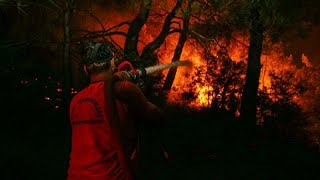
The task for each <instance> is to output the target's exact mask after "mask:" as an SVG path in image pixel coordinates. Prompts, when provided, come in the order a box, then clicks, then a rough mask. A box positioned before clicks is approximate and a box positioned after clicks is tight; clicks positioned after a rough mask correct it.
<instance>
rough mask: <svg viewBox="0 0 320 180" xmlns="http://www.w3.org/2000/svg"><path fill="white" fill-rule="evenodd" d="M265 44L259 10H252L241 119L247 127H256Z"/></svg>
mask: <svg viewBox="0 0 320 180" xmlns="http://www.w3.org/2000/svg"><path fill="white" fill-rule="evenodd" d="M262 43H263V25H262V22H261V20H260V14H259V10H258V9H257V8H255V9H252V10H251V29H250V46H249V54H248V65H247V74H246V82H245V85H244V90H243V94H242V99H241V109H240V119H241V120H242V122H243V123H244V124H246V127H249V128H250V127H253V128H254V127H255V125H256V107H257V93H258V88H259V77H260V71H261V63H260V58H261V51H262Z"/></svg>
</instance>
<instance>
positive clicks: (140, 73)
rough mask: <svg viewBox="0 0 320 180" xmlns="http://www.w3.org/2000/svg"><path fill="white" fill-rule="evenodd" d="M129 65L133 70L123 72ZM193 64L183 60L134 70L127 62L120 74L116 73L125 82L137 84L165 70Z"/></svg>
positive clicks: (122, 64)
mask: <svg viewBox="0 0 320 180" xmlns="http://www.w3.org/2000/svg"><path fill="white" fill-rule="evenodd" d="M125 65H128V66H129V67H130V68H131V70H129V71H122V70H121V69H122V68H123V67H124V66H125ZM191 65H192V63H191V62H190V61H188V60H181V61H175V62H172V63H169V64H159V65H154V66H149V67H146V68H141V69H134V68H133V66H132V65H131V63H129V62H127V61H125V62H123V63H121V64H120V65H119V66H118V68H117V69H118V72H117V73H116V75H117V76H119V77H120V78H121V79H123V80H129V81H133V82H136V81H137V80H139V79H143V78H145V77H146V76H149V75H152V74H155V73H159V72H162V71H163V70H165V69H168V68H173V67H178V66H191Z"/></svg>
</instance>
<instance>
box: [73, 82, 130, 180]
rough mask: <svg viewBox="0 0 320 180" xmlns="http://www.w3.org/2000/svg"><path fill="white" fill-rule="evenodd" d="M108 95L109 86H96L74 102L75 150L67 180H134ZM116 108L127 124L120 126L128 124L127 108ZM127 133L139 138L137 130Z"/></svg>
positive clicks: (76, 96)
mask: <svg viewBox="0 0 320 180" xmlns="http://www.w3.org/2000/svg"><path fill="white" fill-rule="evenodd" d="M105 92H106V91H105V82H103V81H101V82H95V83H92V84H90V85H89V86H88V87H86V88H85V89H83V90H82V91H80V92H79V93H78V94H77V95H75V97H74V98H73V99H72V101H71V104H70V121H71V126H72V146H71V155H70V162H69V169H68V177H67V180H132V179H133V177H132V175H131V170H130V168H129V167H128V165H127V164H126V163H125V160H124V159H125V157H124V156H125V155H124V154H123V152H122V151H121V150H120V148H119V142H117V141H118V139H119V138H118V137H116V133H113V132H112V129H111V126H110V119H108V118H110V116H108V115H107V112H106V111H107V110H106V109H108V108H109V107H106V106H108V105H106V103H105V102H106V101H105V100H106V99H105V98H109V97H105V96H106V95H105ZM116 106H117V107H116V108H117V112H118V115H119V119H120V120H121V121H123V122H120V124H125V123H127V122H124V121H126V120H127V119H128V111H127V109H126V106H125V105H124V104H123V103H120V102H118V101H117V103H116ZM129 123H130V122H129ZM123 127H125V126H123ZM127 129H128V131H127V134H130V135H132V134H136V132H135V131H134V130H132V129H133V128H127ZM125 130H126V129H125ZM130 131H131V132H130ZM127 137H128V136H127ZM128 139H130V137H129V138H128ZM131 139H134V136H132V137H131ZM132 141H134V140H132ZM132 141H131V142H132ZM129 146H131V147H129ZM133 146H134V145H133V143H131V145H128V147H126V148H127V149H130V150H131V149H133V148H134V147H133ZM130 150H129V151H130Z"/></svg>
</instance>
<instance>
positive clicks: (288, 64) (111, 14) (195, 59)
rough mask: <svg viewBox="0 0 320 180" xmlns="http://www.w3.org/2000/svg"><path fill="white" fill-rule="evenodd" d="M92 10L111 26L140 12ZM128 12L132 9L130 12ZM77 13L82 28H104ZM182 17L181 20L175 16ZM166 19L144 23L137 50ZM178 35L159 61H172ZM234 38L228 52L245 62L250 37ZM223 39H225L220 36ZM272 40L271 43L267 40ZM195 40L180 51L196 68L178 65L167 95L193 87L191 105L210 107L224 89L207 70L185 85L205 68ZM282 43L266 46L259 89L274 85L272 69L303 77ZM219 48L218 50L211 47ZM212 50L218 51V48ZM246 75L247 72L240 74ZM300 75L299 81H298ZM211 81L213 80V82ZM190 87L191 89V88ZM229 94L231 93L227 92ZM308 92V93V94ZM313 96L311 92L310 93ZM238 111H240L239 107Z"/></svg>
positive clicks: (160, 6)
mask: <svg viewBox="0 0 320 180" xmlns="http://www.w3.org/2000/svg"><path fill="white" fill-rule="evenodd" d="M173 4H174V1H170V2H167V3H160V2H159V3H155V4H153V8H154V9H155V10H157V11H158V12H164V11H165V10H166V11H170V10H171V8H172V7H173ZM92 12H94V15H95V16H96V17H99V19H100V21H101V22H102V25H103V26H104V27H105V28H110V27H112V26H115V25H117V24H119V23H121V22H124V21H128V20H132V19H133V18H134V17H135V15H136V14H137V12H134V11H133V10H129V11H126V12H124V11H123V12H119V11H118V10H114V9H111V8H110V9H108V10H107V11H106V10H105V9H104V8H103V7H99V6H96V5H93V6H92ZM128 12H129V13H128ZM78 16H80V17H81V18H79V19H81V21H80V22H77V24H78V26H79V27H80V29H86V30H88V31H98V30H102V27H101V25H100V24H99V23H98V22H97V21H96V20H94V18H92V17H90V16H89V15H88V14H87V13H84V12H78ZM176 21H181V20H176ZM163 22H164V17H151V16H150V17H149V18H148V21H147V24H145V25H144V26H143V28H142V30H141V32H140V37H139V43H138V51H139V53H141V51H142V50H143V48H144V47H145V45H146V44H148V43H149V42H151V41H152V40H154V39H155V38H156V37H157V35H158V34H159V33H160V31H161V28H162V25H163ZM119 30H121V31H123V32H126V31H127V30H128V25H124V26H121V27H120V28H119ZM178 38H179V34H178V33H174V34H171V35H169V36H168V37H167V38H166V41H165V43H164V44H163V45H162V46H161V47H160V49H159V51H157V55H158V58H159V63H170V62H171V59H172V57H173V54H174V50H175V48H176V45H177V41H178ZM234 38H235V39H236V40H235V39H233V40H231V42H230V44H229V45H228V48H227V50H228V55H229V57H230V58H231V60H232V61H234V62H240V61H242V62H246V58H247V54H248V45H249V37H248V36H247V35H244V34H240V33H235V34H234ZM113 40H114V41H115V42H117V43H118V44H119V45H120V46H121V47H123V46H124V42H125V38H124V37H123V36H120V35H116V36H113ZM221 43H223V40H221ZM268 44H271V43H268ZM196 45H197V44H196V43H195V42H192V41H191V40H189V41H187V42H186V43H185V45H184V48H183V52H182V54H181V58H180V59H181V60H190V61H191V62H192V63H193V67H194V68H193V69H192V70H191V71H190V69H186V68H184V67H179V68H178V71H177V74H176V77H175V80H174V82H173V86H172V89H173V90H172V91H171V92H170V93H169V95H168V101H169V102H171V103H177V102H179V100H180V99H181V95H182V94H183V93H184V92H188V91H190V88H191V89H192V90H193V91H194V95H195V96H196V98H195V99H194V100H193V101H192V102H190V103H189V104H188V105H189V106H191V107H199V108H201V107H208V106H210V105H211V102H212V100H213V98H214V97H215V98H221V95H222V94H221V92H217V93H216V92H214V91H215V90H214V87H213V86H214V84H212V83H213V82H210V80H208V78H207V77H206V75H205V73H202V74H201V75H200V76H201V77H199V79H201V81H203V82H202V83H201V84H200V83H194V84H193V85H192V86H193V87H190V86H189V87H185V86H186V85H188V84H189V85H190V84H191V83H192V82H193V81H192V80H193V79H192V75H194V73H195V72H196V68H201V67H202V69H201V70H200V71H202V72H206V69H205V67H206V60H205V59H203V57H202V55H203V54H202V50H203V49H201V48H200V47H199V46H196ZM282 47H283V44H281V43H278V44H274V45H272V46H271V47H269V48H268V49H263V52H262V56H261V65H262V68H261V74H260V85H259V88H260V89H263V88H265V89H267V90H269V89H270V88H271V86H272V82H271V77H270V75H269V74H270V73H271V72H274V73H275V74H278V75H280V74H281V73H282V72H284V71H288V72H294V74H295V76H296V78H298V79H299V78H300V79H301V77H302V76H305V75H301V74H303V73H302V72H304V71H303V70H298V68H297V67H296V66H295V65H294V63H293V57H292V56H291V55H286V54H285V53H284V51H283V50H282ZM212 51H217V50H212ZM213 54H215V55H216V53H215V52H213ZM301 61H302V62H303V63H304V65H305V67H306V68H311V67H312V64H311V63H310V61H309V59H308V57H307V56H306V55H305V54H302V55H301ZM219 68H220V67H219V66H218V67H217V68H216V69H214V71H216V72H219V70H220V69H219ZM167 73H168V70H165V71H163V75H164V78H165V76H166V75H167ZM240 77H241V78H242V79H244V77H245V74H243V75H241V76H240ZM298 79H297V81H298ZM210 83H211V84H210ZM239 86H240V85H239ZM188 88H189V89H188ZM227 96H228V95H227ZM236 96H237V97H236V98H238V99H240V94H239V93H238V94H237V95H236ZM305 96H307V95H305ZM310 96H311V95H310ZM294 101H295V102H298V103H299V104H300V105H304V106H306V104H307V103H306V102H305V101H306V100H305V99H303V98H301V97H298V96H296V97H295V98H294ZM236 112H238V111H236Z"/></svg>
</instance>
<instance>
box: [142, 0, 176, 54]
mask: <svg viewBox="0 0 320 180" xmlns="http://www.w3.org/2000/svg"><path fill="white" fill-rule="evenodd" d="M179 8H181V0H178V1H177V3H176V5H175V6H174V8H173V9H172V10H171V12H170V13H169V14H168V15H167V16H166V18H165V21H164V24H163V26H162V30H161V32H160V34H159V35H158V36H157V38H156V39H155V40H154V41H152V42H151V43H149V44H148V45H147V46H146V47H145V48H144V49H143V51H142V54H141V59H142V60H144V59H148V58H149V57H150V56H152V53H153V52H154V51H155V50H156V49H158V48H160V46H161V45H162V44H163V42H164V41H165V39H166V37H167V35H168V34H169V32H170V26H171V21H172V19H173V18H175V16H176V13H177V11H178V10H179Z"/></svg>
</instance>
